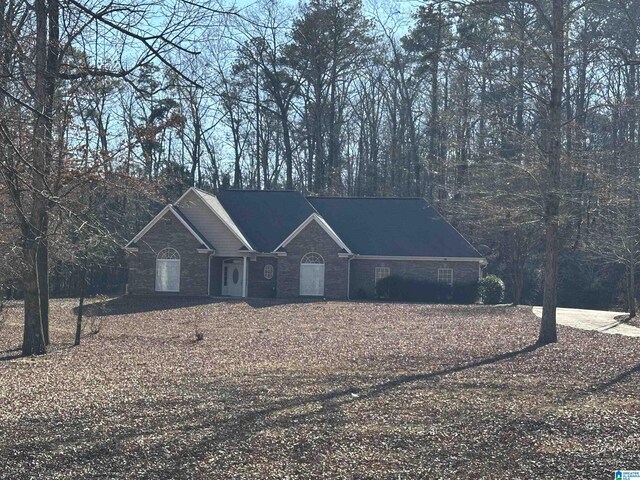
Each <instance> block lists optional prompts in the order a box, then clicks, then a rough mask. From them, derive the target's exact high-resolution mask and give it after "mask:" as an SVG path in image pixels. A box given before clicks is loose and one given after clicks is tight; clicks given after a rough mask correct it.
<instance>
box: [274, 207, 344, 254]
mask: <svg viewBox="0 0 640 480" xmlns="http://www.w3.org/2000/svg"><path fill="white" fill-rule="evenodd" d="M311 222H316V223H317V224H318V225H319V226H320V227H321V228H322V229H323V230H324V231H325V232H326V233H327V235H329V236H330V237H331V239H332V240H333V241H334V242H336V244H337V245H338V246H339V247H340V248H342V249H343V250H344V252H345V253H352V252H351V250H349V247H347V245H346V244H345V243H344V242H343V241H342V239H341V238H340V237H339V236H338V235H337V234H336V232H334V231H333V229H332V228H331V226H330V225H329V224H328V223H327V222H326V221H325V220H324V218H322V217H321V216H320V215H318V214H317V213H315V212H314V213H312V214H311V215H309V217H308V218H307V219H306V220H305V221H304V222H302V223H301V224H300V225H299V226H298V228H296V229H295V230H294V231H293V232H291V234H290V235H289V236H288V237H287V238H285V239H284V240H283V241H282V243H280V245H278V246H277V247H276V248H275V249H274V251H283V249H284V248H285V247H286V246H287V245H288V244H289V242H291V241H292V240H293V239H294V238H296V237H297V236H298V235H299V234H300V232H302V231H303V230H304V229H305V227H306V226H307V225H309V224H310V223H311Z"/></svg>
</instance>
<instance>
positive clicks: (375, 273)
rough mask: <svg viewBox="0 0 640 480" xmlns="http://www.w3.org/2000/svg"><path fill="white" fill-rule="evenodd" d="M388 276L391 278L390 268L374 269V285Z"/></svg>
mask: <svg viewBox="0 0 640 480" xmlns="http://www.w3.org/2000/svg"><path fill="white" fill-rule="evenodd" d="M379 273H381V275H379ZM385 273H386V275H385ZM389 276H391V267H376V268H375V271H374V277H373V280H374V284H375V285H377V284H378V282H379V281H380V280H382V279H383V278H386V277H389Z"/></svg>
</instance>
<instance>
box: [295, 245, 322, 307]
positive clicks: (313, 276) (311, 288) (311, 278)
mask: <svg viewBox="0 0 640 480" xmlns="http://www.w3.org/2000/svg"><path fill="white" fill-rule="evenodd" d="M300 295H304V296H317V297H323V296H324V259H323V258H322V256H321V255H320V254H318V253H313V252H312V253H307V254H306V255H305V256H304V257H302V261H301V262H300Z"/></svg>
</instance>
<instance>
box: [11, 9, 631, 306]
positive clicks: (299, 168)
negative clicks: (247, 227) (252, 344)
mask: <svg viewBox="0 0 640 480" xmlns="http://www.w3.org/2000/svg"><path fill="white" fill-rule="evenodd" d="M399 5H400V6H399ZM399 5H395V4H392V3H388V2H383V3H382V4H378V5H374V4H366V5H362V3H361V2H360V1H359V0H311V1H308V2H303V3H301V4H300V5H297V6H295V5H290V4H288V3H281V2H278V1H275V0H258V1H257V2H256V3H253V4H251V5H249V6H247V7H245V8H242V9H238V8H233V7H229V6H224V5H217V4H215V2H206V3H205V2H192V1H187V0H181V1H173V2H161V3H160V4H156V2H152V1H137V2H128V1H124V0H122V1H118V2H110V3H106V2H101V1H97V0H94V1H93V2H81V1H78V2H76V1H73V0H36V1H35V2H33V3H29V2H24V1H18V0H0V11H1V12H2V19H1V21H0V42H1V43H0V258H1V260H0V284H2V285H3V288H4V290H5V291H6V293H7V294H9V295H17V296H21V295H23V294H24V292H25V291H29V288H27V287H25V279H24V275H23V274H24V272H25V271H32V270H33V268H35V267H33V268H31V267H30V262H31V263H33V265H35V264H36V263H39V264H40V265H41V266H42V265H43V264H44V265H45V266H44V267H42V269H41V270H40V271H41V272H48V273H45V274H41V275H40V276H38V277H37V278H35V279H31V281H37V282H40V289H41V290H42V289H43V288H46V289H47V291H50V293H51V295H54V296H72V295H78V293H79V291H81V290H82V289H83V288H84V287H83V285H85V284H86V285H87V287H86V288H87V292H88V293H121V292H122V291H123V289H124V283H125V282H126V270H125V268H124V266H125V257H124V254H123V252H122V250H121V247H122V246H123V245H124V244H125V243H126V241H127V240H128V239H130V238H131V237H132V236H133V235H134V234H135V233H136V232H137V231H138V230H139V229H141V228H142V227H143V226H144V225H145V224H146V223H147V222H148V221H149V220H150V218H152V215H154V214H155V213H156V212H157V211H158V210H159V209H160V207H161V205H162V204H165V203H166V202H170V201H174V200H175V199H176V198H178V196H179V195H180V194H181V193H182V192H183V191H184V190H185V189H186V188H188V187H189V186H190V185H194V186H197V187H199V188H202V189H205V190H208V191H211V192H216V191H219V190H221V189H227V188H248V189H283V188H289V189H297V190H299V191H301V192H303V193H305V194H324V195H339V196H345V195H349V196H415V197H425V198H426V199H427V200H428V201H429V202H430V203H431V204H432V205H434V206H435V207H436V208H437V209H438V210H439V211H440V212H442V213H443V214H444V215H445V217H446V218H447V219H448V220H449V221H451V222H452V223H453V225H454V226H456V227H457V228H458V229H459V230H460V231H461V232H462V233H463V234H464V235H465V236H466V237H467V238H468V239H469V240H470V241H471V242H472V243H473V244H474V245H475V246H476V247H477V248H478V249H479V250H480V252H481V253H482V254H483V255H485V256H486V257H487V259H488V260H489V265H488V267H487V272H488V273H496V274H498V275H499V276H501V277H502V278H503V279H504V281H505V283H506V286H507V296H508V300H509V301H514V302H516V303H536V304H539V303H541V302H542V289H543V276H544V268H543V267H544V261H545V260H544V257H545V231H548V228H547V230H545V226H547V227H548V226H549V225H554V226H557V232H558V242H559V243H558V245H559V250H558V251H559V277H558V302H559V304H560V305H562V306H574V307H584V308H591V307H597V308H613V307H619V308H623V309H628V310H629V309H635V296H636V294H637V287H636V285H637V282H635V280H636V276H637V274H636V267H637V266H638V263H639V262H640V255H639V253H640V252H639V250H640V246H639V245H640V218H639V217H640V209H639V202H640V197H639V195H640V192H639V190H640V179H639V175H640V155H639V153H640V150H639V148H638V147H639V141H640V138H639V137H640V135H639V132H638V129H639V121H640V118H639V116H638V107H639V102H638V90H639V83H640V78H639V75H638V73H639V72H638V64H639V63H640V57H639V56H638V51H637V50H638V49H639V48H640V42H639V40H640V37H639V35H638V34H639V31H638V24H639V22H640V1H635V0H631V1H626V0H597V1H589V0H588V1H586V2H585V1H573V0H566V1H558V0H522V1H507V0H503V1H491V2H487V1H481V0H479V1H474V2H472V1H436V0H427V1H424V2H422V3H420V4H417V7H416V9H415V10H414V11H409V12H406V11H401V7H402V6H403V7H402V8H406V4H404V3H403V4H399ZM554 8H556V9H558V8H559V9H560V10H559V11H560V12H561V15H559V16H555V17H554V14H553V12H554V10H553V9H554ZM554 35H555V40H556V41H555V42H554ZM558 59H561V60H562V62H561V63H559V62H558ZM554 68H555V70H554ZM558 68H559V70H558ZM554 71H555V73H556V75H555V76H554ZM558 72H560V73H561V74H560V75H559V76H558V75H557V73H558ZM554 78H555V79H556V83H557V82H558V81H559V82H560V83H558V84H557V85H556V86H557V87H558V88H556V89H555V92H556V96H555V97H554ZM554 98H556V100H555V105H556V107H557V108H555V109H554ZM554 112H557V114H558V116H557V118H554ZM554 122H556V123H554ZM556 124H558V125H559V127H558V128H556V127H555V126H554V125H556ZM556 136H557V138H556ZM554 145H555V147H554ZM556 154H557V159H556V160H557V161H555V162H554V161H552V159H553V158H554V155H556ZM550 159H551V160H550ZM556 207H557V208H556ZM34 244H37V245H39V246H38V248H37V249H35V250H33V251H34V252H35V251H37V252H40V253H38V254H37V255H36V254H35V253H34V254H33V255H32V256H31V257H30V256H29V253H28V252H29V249H30V248H31V246H33V245H34ZM547 247H548V245H547ZM42 252H45V253H44V254H42ZM47 266H48V267H49V268H47ZM47 280H48V282H49V286H48V287H47V286H46V285H45V283H46V282H47ZM43 282H45V283H43ZM34 285H35V284H34ZM34 285H32V287H33V288H35V287H34ZM33 288H32V289H33Z"/></svg>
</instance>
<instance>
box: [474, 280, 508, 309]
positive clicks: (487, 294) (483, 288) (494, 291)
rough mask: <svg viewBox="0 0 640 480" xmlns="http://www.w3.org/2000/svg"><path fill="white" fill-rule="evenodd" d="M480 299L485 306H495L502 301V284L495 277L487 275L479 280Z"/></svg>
mask: <svg viewBox="0 0 640 480" xmlns="http://www.w3.org/2000/svg"><path fill="white" fill-rule="evenodd" d="M479 292H480V297H481V298H482V302H483V303H485V304H487V305H495V304H497V303H500V302H501V301H502V300H503V299H504V282H503V281H502V280H501V279H500V277H498V276H497V275H487V276H486V277H484V278H483V279H482V280H480V285H479Z"/></svg>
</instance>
